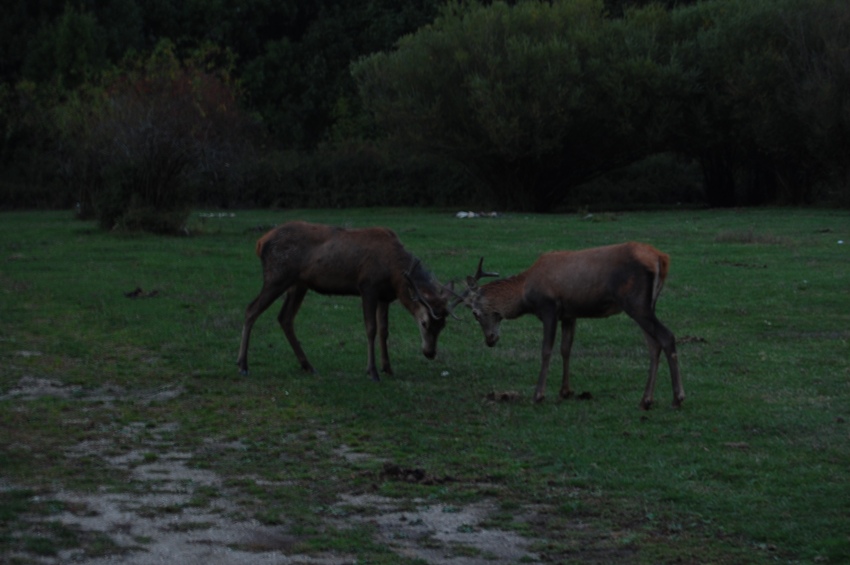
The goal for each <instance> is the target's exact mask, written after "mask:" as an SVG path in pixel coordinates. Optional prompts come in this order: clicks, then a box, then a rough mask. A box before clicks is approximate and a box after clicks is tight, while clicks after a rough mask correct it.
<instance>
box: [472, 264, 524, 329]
mask: <svg viewBox="0 0 850 565" xmlns="http://www.w3.org/2000/svg"><path fill="white" fill-rule="evenodd" d="M525 279H526V276H525V273H522V274H519V275H516V276H513V277H508V278H506V279H501V280H498V281H493V282H491V283H488V284H486V285H484V286H483V287H482V291H483V294H484V297H485V298H486V300H487V304H488V307H489V309H492V310H495V311H496V312H498V313H499V314H500V315H501V316H502V318H504V319H506V320H511V319H513V318H518V317H520V316H522V315H523V314H527V313H528V312H529V311H530V310H528V308H527V306H526V304H525V300H524V295H525Z"/></svg>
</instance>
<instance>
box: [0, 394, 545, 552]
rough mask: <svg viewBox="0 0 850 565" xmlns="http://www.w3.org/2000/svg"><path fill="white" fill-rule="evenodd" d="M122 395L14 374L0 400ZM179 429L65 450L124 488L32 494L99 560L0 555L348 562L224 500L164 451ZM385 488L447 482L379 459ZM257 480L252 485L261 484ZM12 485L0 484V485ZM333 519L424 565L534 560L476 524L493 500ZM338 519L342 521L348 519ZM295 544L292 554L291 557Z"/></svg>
mask: <svg viewBox="0 0 850 565" xmlns="http://www.w3.org/2000/svg"><path fill="white" fill-rule="evenodd" d="M119 389H120V387H109V386H104V387H102V388H100V389H97V390H93V391H92V390H88V391H84V390H83V389H82V388H81V387H76V386H67V385H64V384H63V383H61V382H60V381H57V380H50V379H39V378H33V377H25V378H22V379H21V380H20V381H19V382H18V383H17V385H16V386H15V387H14V388H12V389H10V390H8V391H7V392H6V393H5V394H4V395H2V396H0V398H15V399H16V400H20V401H27V400H31V399H35V398H39V397H42V396H54V397H62V398H75V399H80V400H81V401H94V400H97V401H99V402H102V403H104V404H107V405H108V404H109V403H111V402H114V401H115V398H116V397H117V396H118V395H121V397H122V398H125V399H126V398H127V395H126V391H124V390H123V389H120V390H119ZM182 393H183V390H182V389H181V388H179V387H174V388H168V389H158V390H153V391H146V392H141V393H139V392H134V393H133V395H132V396H133V398H134V399H135V400H136V401H137V402H142V403H148V402H153V401H157V402H162V401H167V400H169V399H171V398H176V397H177V396H179V395H180V394H182ZM175 431H176V425H174V424H171V425H164V426H159V427H151V426H149V425H148V424H146V423H144V422H136V423H132V424H129V425H127V426H125V427H123V428H122V429H120V430H118V431H117V433H118V434H119V435H121V436H122V438H125V439H126V438H132V439H133V440H134V444H135V445H139V446H140V447H139V448H138V449H135V450H133V451H129V452H120V453H118V454H116V452H115V450H114V444H113V442H111V441H109V440H99V441H88V442H83V443H78V444H75V445H69V446H68V447H67V449H66V450H65V454H66V457H68V458H69V459H74V458H81V457H97V458H99V459H101V460H102V461H104V462H106V463H107V464H108V465H109V466H111V467H112V468H115V469H118V470H122V471H124V472H126V475H127V477H128V483H127V486H126V488H123V487H122V488H120V489H116V488H106V487H102V488H101V489H100V490H99V491H98V492H93V493H83V492H72V491H68V490H58V491H56V492H40V493H39V495H38V497H39V498H41V499H45V500H48V499H49V500H57V501H60V502H61V503H62V506H63V510H62V512H61V513H59V514H53V515H50V516H48V517H43V518H38V519H36V520H41V521H42V522H45V523H46V522H54V523H55V522H58V523H61V524H62V525H64V526H65V527H67V528H69V529H71V530H73V531H75V532H79V533H80V534H81V535H80V537H81V538H85V539H91V538H93V537H94V538H99V539H108V540H109V542H110V544H109V545H110V546H109V547H108V548H106V549H104V550H102V551H101V553H102V554H104V553H106V554H107V555H101V556H92V555H90V554H87V553H86V552H85V549H82V548H76V549H68V550H62V551H60V552H59V553H58V554H57V555H55V556H44V555H36V554H29V553H20V552H19V553H16V554H14V555H9V554H6V555H4V557H8V558H10V559H15V560H18V561H20V562H25V563H40V564H50V565H53V564H64V563H70V562H73V563H80V564H84V565H112V564H118V563H120V564H126V565H153V564H155V563H156V564H158V563H185V564H195V563H197V564H203V565H219V564H221V565H224V564H227V565H240V564H252V565H255V564H259V565H264V564H274V565H277V564H290V563H292V564H318V565H343V564H347V563H355V562H356V561H357V556H356V555H339V554H333V553H327V554H314V553H311V554H304V553H303V552H302V551H303V543H301V542H302V541H303V540H299V539H298V538H297V537H295V536H293V535H292V534H290V533H289V531H288V530H287V527H286V526H285V525H279V526H269V525H265V524H262V523H260V522H258V521H257V520H254V519H253V518H251V517H250V516H248V515H247V514H248V513H249V511H248V510H247V509H243V508H240V507H239V506H238V504H237V503H236V502H234V500H236V498H237V497H235V496H229V495H228V494H229V493H228V489H227V488H226V487H225V486H224V484H223V483H224V481H223V480H222V478H221V477H220V476H218V475H217V474H216V473H214V472H211V471H208V470H204V469H197V468H194V467H191V466H190V464H189V462H190V460H191V459H192V457H193V454H192V453H187V452H181V451H178V450H176V449H175V446H174V445H173V444H172V443H170V441H169V439H168V438H169V437H171V436H173V434H174V432H175ZM334 453H335V456H336V457H339V458H340V459H342V460H346V461H349V462H352V461H360V460H362V459H364V458H368V457H369V455H368V454H366V453H360V452H356V451H354V450H352V449H351V448H350V447H348V446H344V445H343V446H340V447H338V448H337V449H336V450H335V452H334ZM383 474H384V476H383V479H384V480H400V481H411V482H417V483H422V484H440V483H442V482H447V481H453V480H454V479H453V478H451V477H432V476H430V475H429V474H428V473H426V472H425V471H424V470H421V469H406V468H402V467H399V466H397V465H393V464H390V463H385V465H384V471H383ZM258 484H259V483H258ZM13 487H14V485H8V484H4V485H3V488H13ZM337 508H338V509H339V511H338V512H334V513H332V514H333V515H334V517H333V518H332V519H329V525H333V526H334V527H336V528H346V527H352V526H353V525H357V524H361V525H362V524H369V525H372V526H373V527H374V529H375V532H376V538H377V539H376V541H379V542H381V543H382V544H385V545H386V546H388V547H389V548H391V549H392V551H394V552H396V553H397V554H398V555H400V556H405V557H408V558H415V559H420V560H422V561H424V562H426V563H446V564H451V565H485V564H487V565H499V564H507V563H516V562H518V561H525V562H534V561H537V560H538V557H537V556H536V555H534V554H533V553H531V552H530V551H529V549H528V546H529V544H530V543H531V540H528V539H526V538H523V537H521V536H519V535H518V534H516V533H514V532H510V531H502V530H498V529H492V528H487V527H483V526H482V524H485V523H486V522H487V519H488V517H489V516H490V515H491V514H492V513H493V512H494V511H495V510H496V509H495V508H494V506H493V504H492V503H486V502H485V503H475V504H470V505H466V506H457V507H454V506H445V505H438V504H433V503H431V502H427V501H424V500H414V501H410V500H394V499H389V498H384V497H380V496H374V495H342V496H340V499H339V501H338V503H337ZM339 516H345V518H344V519H342V518H340V517H339ZM299 548H300V549H299Z"/></svg>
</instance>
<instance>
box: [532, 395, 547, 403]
mask: <svg viewBox="0 0 850 565" xmlns="http://www.w3.org/2000/svg"><path fill="white" fill-rule="evenodd" d="M545 398H546V395H544V394H535V395H534V403H535V404H540V403H541V402H543V400H544V399H545Z"/></svg>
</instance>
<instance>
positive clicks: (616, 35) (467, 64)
mask: <svg viewBox="0 0 850 565" xmlns="http://www.w3.org/2000/svg"><path fill="white" fill-rule="evenodd" d="M665 19H666V14H665V12H663V11H661V10H658V9H653V10H646V11H643V12H640V14H639V17H635V18H633V19H627V20H618V21H611V20H608V19H606V18H605V17H604V10H603V4H602V3H601V2H599V1H593V0H581V1H571V2H556V3H552V4H547V3H537V2H524V3H519V4H517V5H516V6H513V7H510V6H508V5H507V4H503V3H494V4H493V5H491V6H488V7H483V6H478V5H472V4H470V5H452V6H451V7H450V8H447V9H446V10H445V11H444V13H443V14H442V16H441V17H440V18H439V19H438V20H437V21H436V22H435V23H434V24H433V25H432V26H429V27H427V28H424V29H422V30H420V31H419V32H418V33H417V34H415V35H414V36H410V37H408V38H405V40H403V41H402V42H401V43H400V45H399V48H398V49H397V50H396V51H394V52H392V53H384V54H379V55H375V56H373V57H370V58H368V59H365V60H362V61H360V62H359V63H357V65H355V66H354V70H353V72H354V75H355V78H356V79H357V80H358V82H359V84H360V88H361V97H362V99H363V100H364V103H365V104H366V105H367V107H368V108H369V109H370V110H371V111H372V113H373V115H374V116H375V119H376V120H377V121H378V122H379V123H380V125H382V126H383V127H384V128H386V129H388V130H389V131H391V132H392V133H393V134H395V135H397V136H398V137H399V138H401V139H402V140H403V141H405V142H407V143H410V144H413V145H414V146H415V147H417V148H418V149H420V150H424V151H429V152H434V153H437V154H440V155H442V156H444V157H447V158H455V159H458V160H460V161H461V162H463V163H464V165H466V166H468V167H470V168H471V169H472V170H473V171H475V173H476V174H477V175H479V176H480V177H481V178H483V179H486V181H487V183H488V184H489V185H490V186H491V187H492V188H493V192H494V194H495V196H496V197H497V199H498V200H499V202H500V204H501V205H503V206H510V207H518V208H520V209H525V210H538V211H540V210H549V209H551V208H552V207H553V205H556V204H558V203H559V202H560V201H562V200H563V199H564V197H565V196H566V194H567V192H566V191H567V190H568V189H569V187H570V186H573V185H576V184H578V183H580V182H583V181H586V180H587V179H589V178H591V177H593V176H595V175H598V174H599V173H601V172H603V171H605V170H608V169H611V168H613V167H616V166H620V165H623V164H626V163H629V162H631V161H634V160H636V159H637V158H640V157H645V156H647V155H649V154H651V153H652V152H653V150H654V149H657V147H658V145H659V143H660V142H661V141H662V139H663V138H662V137H661V135H663V134H664V133H665V128H666V127H667V124H669V123H670V122H672V121H674V120H675V116H676V112H677V111H678V110H679V109H678V107H677V106H676V104H675V100H676V98H675V97H674V96H672V95H671V94H675V93H677V92H679V91H681V90H682V89H683V87H682V86H681V85H680V84H679V83H680V82H681V81H682V77H684V76H686V75H685V73H684V72H683V71H682V69H681V68H680V66H679V64H678V62H677V61H676V60H675V58H670V57H669V56H668V55H667V53H665V52H664V50H663V49H661V48H659V38H658V37H657V34H658V28H659V26H660V24H661V23H663V21H664V20H665ZM659 100H665V101H668V103H666V104H659V103H658V101H659Z"/></svg>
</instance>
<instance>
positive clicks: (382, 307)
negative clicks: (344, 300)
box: [377, 301, 393, 375]
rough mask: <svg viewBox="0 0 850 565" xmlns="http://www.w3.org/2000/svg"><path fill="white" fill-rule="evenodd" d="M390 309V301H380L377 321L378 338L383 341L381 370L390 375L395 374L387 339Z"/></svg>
mask: <svg viewBox="0 0 850 565" xmlns="http://www.w3.org/2000/svg"><path fill="white" fill-rule="evenodd" d="M389 311H390V303H389V302H384V301H380V302H378V313H377V321H378V339H379V340H380V343H381V371H383V372H384V373H386V374H388V375H392V374H393V369H392V367H391V366H390V351H389V348H388V347H387V339H388V338H389V335H390V324H389Z"/></svg>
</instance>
